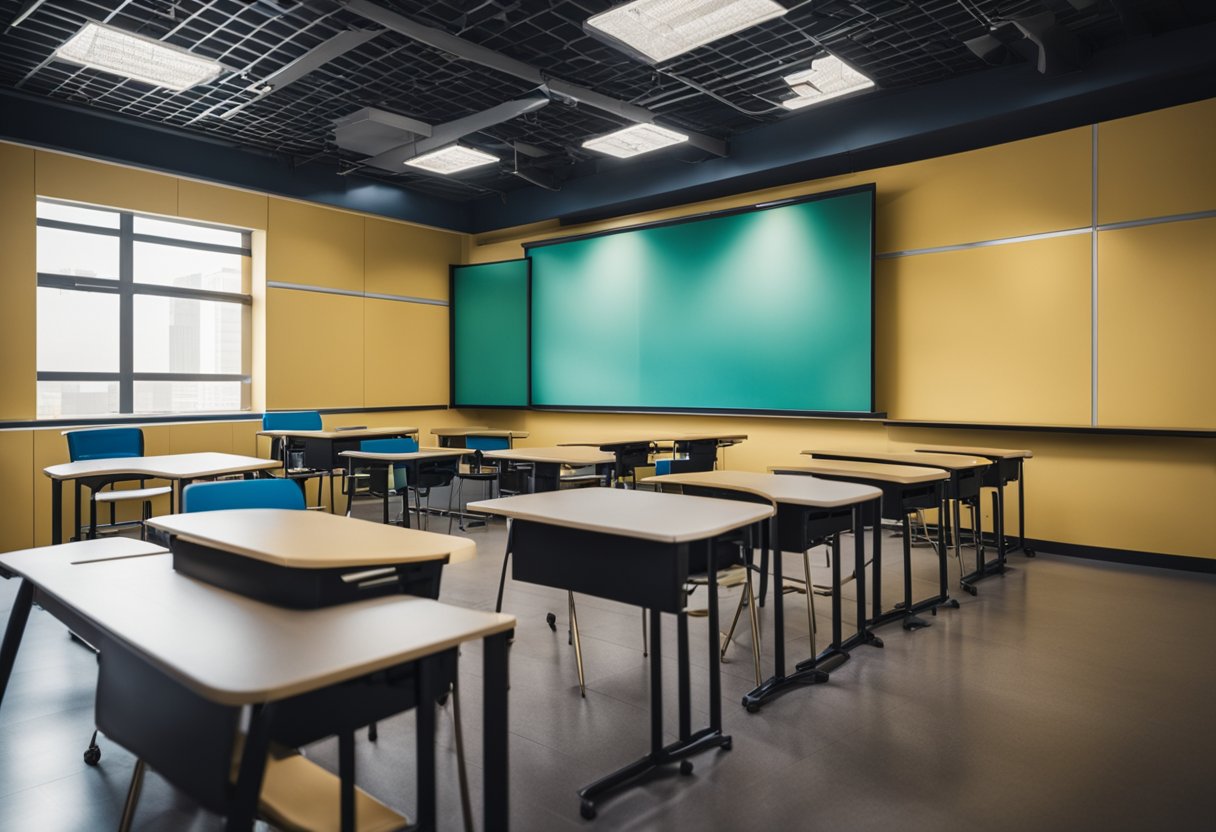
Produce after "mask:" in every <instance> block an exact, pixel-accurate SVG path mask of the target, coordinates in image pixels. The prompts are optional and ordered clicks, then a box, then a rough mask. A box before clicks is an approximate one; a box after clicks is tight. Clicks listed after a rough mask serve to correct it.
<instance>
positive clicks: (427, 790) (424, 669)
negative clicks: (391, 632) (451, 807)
mask: <svg viewBox="0 0 1216 832" xmlns="http://www.w3.org/2000/svg"><path fill="white" fill-rule="evenodd" d="M434 676H435V667H434V664H433V659H424V660H423V661H421V662H419V663H418V677H417V680H418V681H417V697H418V707H417V708H415V711H414V713H415V718H416V723H417V726H418V728H417V730H418V736H417V737H416V740H415V746H416V748H417V755H418V763H417V765H418V820H417V821H416V823H415V825H414V827H413V828H414V829H416V830H419V832H433V830H434V829H435V827H436V824H437V823H438V812H437V811H436V809H435V691H434V688H435V683H434V681H433V679H434ZM343 832H345V830H343ZM352 832H353V830H352Z"/></svg>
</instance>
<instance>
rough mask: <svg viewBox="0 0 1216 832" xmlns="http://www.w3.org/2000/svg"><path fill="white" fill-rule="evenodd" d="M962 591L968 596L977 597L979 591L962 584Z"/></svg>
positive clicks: (969, 585)
mask: <svg viewBox="0 0 1216 832" xmlns="http://www.w3.org/2000/svg"><path fill="white" fill-rule="evenodd" d="M963 589H965V590H967V594H968V595H979V594H980V591H979V590H978V589H976V588H975V587H974V586H972V585H971V584H963Z"/></svg>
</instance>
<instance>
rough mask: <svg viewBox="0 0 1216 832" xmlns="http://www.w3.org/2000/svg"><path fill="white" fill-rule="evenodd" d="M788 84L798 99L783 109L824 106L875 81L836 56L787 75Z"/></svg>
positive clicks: (786, 81) (786, 102) (791, 99)
mask: <svg viewBox="0 0 1216 832" xmlns="http://www.w3.org/2000/svg"><path fill="white" fill-rule="evenodd" d="M785 83H787V84H789V85H790V86H791V87H793V88H794V92H795V93H797V96H795V97H794V98H787V99H786V100H784V101H782V102H781V105H782V106H783V107H786V108H788V109H790V110H797V109H799V108H800V107H807V106H809V105H811V104H821V103H823V102H824V101H831V100H832V99H833V98H839V97H840V96H842V95H848V94H849V93H851V92H857V91H858V90H865V89H869V88H870V87H872V86H874V82H873V81H871V80H870V79H869V78H867V77H866V76H864V75H862V74H861V73H860V72H858V71H857V70H855V69H853V67H851V66H849V65H848V64H846V63H845V62H844V61H842V60H840V58H837V57H836V56H835V55H825V56H824V57H822V58H817V59H816V60H814V61H811V68H810V69H807V70H804V71H802V72H795V73H794V74H793V75H787V76H785Z"/></svg>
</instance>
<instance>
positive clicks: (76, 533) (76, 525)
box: [68, 480, 91, 540]
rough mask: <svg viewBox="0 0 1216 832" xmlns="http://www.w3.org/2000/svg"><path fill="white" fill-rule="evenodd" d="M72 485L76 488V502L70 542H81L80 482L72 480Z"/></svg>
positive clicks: (73, 508) (73, 509) (73, 510)
mask: <svg viewBox="0 0 1216 832" xmlns="http://www.w3.org/2000/svg"><path fill="white" fill-rule="evenodd" d="M72 485H73V486H75V490H76V500H75V504H74V505H73V506H72V512H73V514H72V516H73V518H74V519H73V522H72V536H71V537H69V538H68V540H79V539H80V480H72ZM90 502H91V501H90Z"/></svg>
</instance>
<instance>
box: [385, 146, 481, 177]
mask: <svg viewBox="0 0 1216 832" xmlns="http://www.w3.org/2000/svg"><path fill="white" fill-rule="evenodd" d="M497 161H498V157H497V156H491V155H490V154H489V153H486V152H484V151H481V150H474V149H473V148H471V147H463V146H462V145H458V144H450V145H448V146H447V147H441V148H439V149H438V150H432V151H431V152H430V153H423V154H422V155H421V156H415V157H414V158H413V159H407V160H406V162H405V163H406V164H407V165H410V166H411V167H415V168H422V169H423V170H428V171H430V172H431V173H442V174H443V175H445V176H447V175H448V174H452V173H460V171H462V170H468V169H469V168H476V167H480V166H481V165H488V164H490V163H491V162H497Z"/></svg>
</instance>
